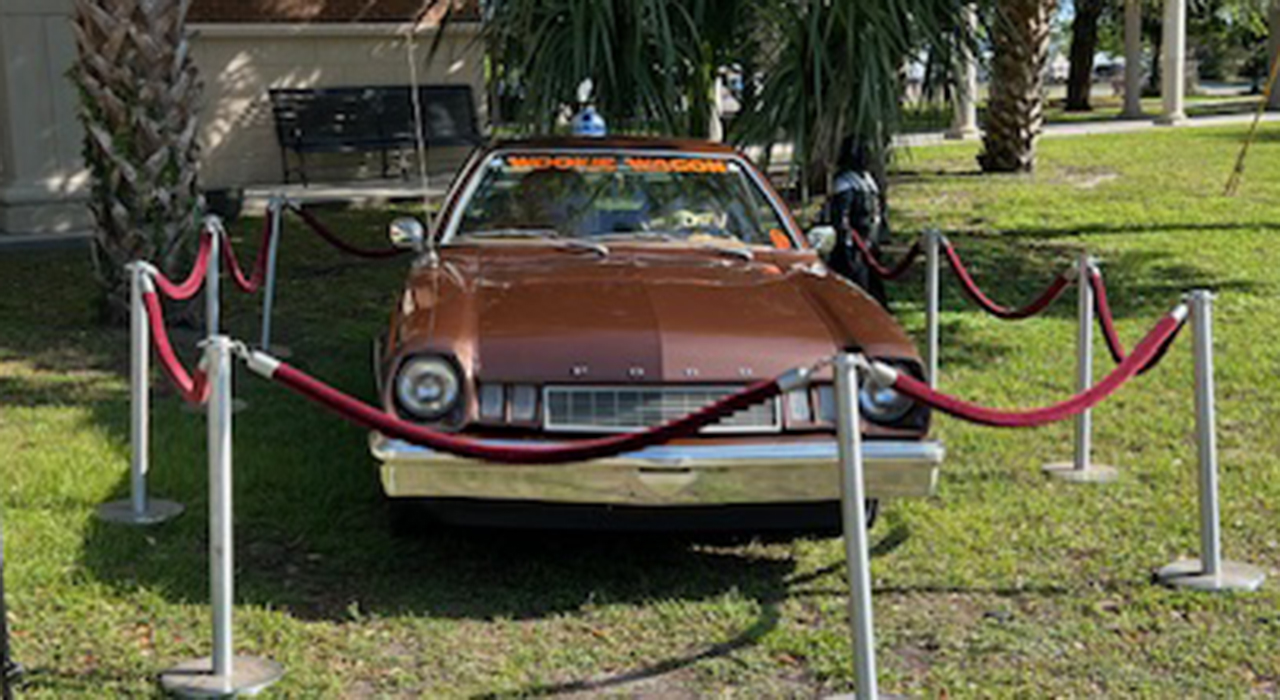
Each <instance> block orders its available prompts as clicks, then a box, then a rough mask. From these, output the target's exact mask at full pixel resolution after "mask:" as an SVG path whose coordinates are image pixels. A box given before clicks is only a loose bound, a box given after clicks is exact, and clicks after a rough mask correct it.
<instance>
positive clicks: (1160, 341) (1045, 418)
mask: <svg viewBox="0 0 1280 700" xmlns="http://www.w3.org/2000/svg"><path fill="white" fill-rule="evenodd" d="M1182 311H1183V312H1185V309H1183V310H1182ZM1185 318H1186V317H1185V313H1179V312H1172V313H1169V314H1166V315H1165V317H1164V318H1162V319H1160V322H1159V323H1157V324H1156V325H1155V327H1154V328H1152V329H1151V332H1149V333H1147V336H1146V337H1145V338H1143V339H1142V340H1141V341H1139V342H1138V345H1137V347H1135V348H1134V349H1133V353H1131V354H1130V355H1129V356H1128V357H1126V358H1125V359H1124V361H1123V362H1121V363H1120V364H1119V365H1118V366H1116V368H1115V369H1113V370H1111V373H1110V374H1108V375H1107V376H1106V377H1104V378H1103V379H1102V381H1100V382H1098V383H1097V384H1095V385H1093V386H1092V387H1090V388H1088V389H1086V390H1084V391H1082V392H1080V393H1079V394H1076V395H1075V396H1073V397H1071V398H1069V399H1067V400H1066V401H1062V402H1060V403H1056V404H1053V405H1052V406H1046V407H1043V408H1035V409H1027V410H1002V409H995V408H987V407H985V406H979V405H977V404H973V403H969V402H968V401H964V400H962V399H958V398H956V397H954V396H950V395H947V394H943V393H940V392H937V391H934V390H933V389H931V388H929V385H928V384H925V383H924V382H921V381H919V380H916V379H914V378H912V377H910V376H908V375H907V374H906V373H905V372H899V373H898V376H897V379H896V380H895V381H894V383H893V388H894V389H897V390H898V391H900V392H902V393H903V394H906V395H907V396H910V397H911V398H913V399H915V400H917V401H920V402H921V403H925V404H928V405H930V406H932V407H934V408H936V409H938V410H939V411H942V412H943V413H949V414H951V415H953V416H955V417H957V418H962V419H964V420H967V421H970V422H973V423H979V424H981V425H989V426H993V427H997V428H1028V427H1032V426H1038V425H1045V424H1047V423H1053V422H1056V421H1060V420H1063V419H1065V418H1069V417H1071V416H1074V415H1076V414H1077V413H1080V412H1081V411H1085V410H1087V409H1089V408H1092V407H1093V406H1095V405H1097V404H1098V403H1099V402H1101V401H1102V400H1103V399H1105V398H1107V397H1108V396H1110V395H1111V394H1112V393H1113V392H1114V391H1115V390H1116V389H1119V388H1120V387H1121V386H1122V385H1123V384H1124V383H1125V382H1127V381H1129V380H1130V379H1132V378H1133V376H1134V375H1136V374H1138V373H1139V372H1140V371H1141V370H1143V369H1144V368H1147V367H1149V366H1153V365H1154V362H1156V361H1158V360H1159V358H1160V357H1161V356H1163V352H1164V349H1165V348H1167V347H1168V345H1169V343H1171V342H1172V341H1173V338H1174V337H1175V336H1176V335H1177V333H1178V331H1179V330H1180V329H1181V328H1182V326H1183V325H1184V322H1185Z"/></svg>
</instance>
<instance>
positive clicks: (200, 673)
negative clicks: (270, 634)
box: [160, 656, 284, 698]
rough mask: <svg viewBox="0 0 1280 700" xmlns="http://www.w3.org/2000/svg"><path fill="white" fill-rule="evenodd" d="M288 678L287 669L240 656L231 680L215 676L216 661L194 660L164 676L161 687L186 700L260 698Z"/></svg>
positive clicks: (232, 667)
mask: <svg viewBox="0 0 1280 700" xmlns="http://www.w3.org/2000/svg"><path fill="white" fill-rule="evenodd" d="M282 676H284V667H283V666H281V665H280V664H278V663H276V662H274V661H272V660H270V659H261V658H258V657H256V656H237V657H235V658H234V659H232V661H231V676H230V677H227V676H215V675H213V658H212V657H208V656H206V657H204V658H203V659H192V660H190V661H184V662H182V663H180V664H178V665H177V666H174V667H173V668H171V669H169V670H168V671H165V672H164V673H162V674H160V686H161V687H162V688H164V689H165V690H166V691H168V692H170V693H173V694H174V695H177V696H179V697H184V698H224V697H231V696H235V695H257V694H258V693H260V692H262V691H263V690H264V689H266V687H267V686H269V685H271V684H272V683H275V682H276V681H278V680H280V678H281V677H282Z"/></svg>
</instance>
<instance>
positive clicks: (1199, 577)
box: [1156, 559, 1267, 591]
mask: <svg viewBox="0 0 1280 700" xmlns="http://www.w3.org/2000/svg"><path fill="white" fill-rule="evenodd" d="M1203 571H1204V567H1203V566H1201V564H1200V560H1199V559H1179V560H1178V561H1175V562H1173V563H1172V564H1169V565H1168V566H1165V567H1164V568H1162V569H1160V570H1159V571H1157V572H1156V580H1157V581H1159V582H1160V583H1163V584H1164V585H1166V586H1170V587H1173V588H1190V589H1191V590H1194V591H1256V590H1258V588H1259V587H1260V586H1262V582H1263V581H1265V580H1266V578H1267V574H1266V572H1265V571H1263V570H1262V569H1260V568H1258V567H1256V566H1250V565H1249V564H1242V563H1240V562H1238V561H1223V562H1222V565H1221V566H1220V567H1218V573H1216V574H1213V575H1210V574H1205V573H1202V572H1203Z"/></svg>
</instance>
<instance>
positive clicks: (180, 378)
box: [142, 292, 209, 404]
mask: <svg viewBox="0 0 1280 700" xmlns="http://www.w3.org/2000/svg"><path fill="white" fill-rule="evenodd" d="M142 302H143V303H144V304H145V305H146V307H147V317H148V318H149V319H150V321H151V339H152V342H153V344H154V345H155V348H156V354H157V355H159V356H160V367H161V368H162V369H164V373H165V374H166V375H168V377H169V380H170V381H172V382H173V385H174V387H176V388H177V389H178V393H179V394H181V395H182V398H183V399H184V400H186V401H187V402H188V403H193V404H202V403H204V402H205V401H206V400H208V398H209V382H208V381H207V379H208V378H207V377H206V376H205V373H204V371H203V370H199V369H197V370H196V371H195V373H194V374H189V373H187V369H186V368H185V367H183V366H182V361H181V360H179V359H178V355H177V353H175V352H174V351H173V344H172V343H170V342H169V331H168V329H167V328H166V327H165V324H164V309H163V308H161V306H160V297H159V296H157V295H156V293H155V292H143V293H142Z"/></svg>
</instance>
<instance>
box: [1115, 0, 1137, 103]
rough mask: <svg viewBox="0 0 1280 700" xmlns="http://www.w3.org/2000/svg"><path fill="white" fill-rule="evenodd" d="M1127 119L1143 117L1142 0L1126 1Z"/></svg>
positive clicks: (1125, 76)
mask: <svg viewBox="0 0 1280 700" xmlns="http://www.w3.org/2000/svg"><path fill="white" fill-rule="evenodd" d="M1120 116H1121V117H1124V118H1125V119H1138V118H1141V117H1142V0H1125V1H1124V112H1122V113H1121V115H1120Z"/></svg>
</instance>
